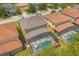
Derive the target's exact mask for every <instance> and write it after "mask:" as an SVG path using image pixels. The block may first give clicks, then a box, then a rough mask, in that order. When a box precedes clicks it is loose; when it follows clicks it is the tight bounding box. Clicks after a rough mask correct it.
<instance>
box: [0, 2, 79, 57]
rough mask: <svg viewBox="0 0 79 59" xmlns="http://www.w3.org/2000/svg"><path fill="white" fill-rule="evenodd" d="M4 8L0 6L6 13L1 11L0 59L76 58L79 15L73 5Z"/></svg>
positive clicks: (22, 5) (21, 5) (78, 43)
mask: <svg viewBox="0 0 79 59" xmlns="http://www.w3.org/2000/svg"><path fill="white" fill-rule="evenodd" d="M3 5H4V6H3ZM6 5H7V6H9V5H10V4H1V5H0V10H2V9H1V8H3V10H2V12H5V13H6V14H5V13H3V14H1V11H0V18H1V19H5V20H1V21H2V23H1V21H0V34H1V35H0V55H17V56H19V55H21V56H27V55H38V56H39V55H48V56H49V55H50V56H61V55H63V56H64V55H65V56H66V55H67V56H69V55H79V47H78V46H79V11H78V9H77V8H73V6H72V4H60V5H59V4H47V3H46V4H42V3H41V4H23V3H21V4H20V3H18V4H17V3H16V4H11V6H10V8H9V7H7V8H9V9H7V8H5V6H6ZM67 5H68V6H67ZM14 6H15V8H14ZM12 8H13V9H12ZM6 9H7V10H6ZM10 9H11V10H10ZM9 10H10V14H14V13H15V14H16V15H17V16H16V15H11V16H12V17H11V16H10V14H9V12H8V11H9ZM11 11H13V12H11ZM7 18H8V19H11V20H12V21H9V20H6V19H7ZM15 18H16V19H17V20H16V19H15ZM13 19H14V20H13ZM15 20H16V21H15Z"/></svg>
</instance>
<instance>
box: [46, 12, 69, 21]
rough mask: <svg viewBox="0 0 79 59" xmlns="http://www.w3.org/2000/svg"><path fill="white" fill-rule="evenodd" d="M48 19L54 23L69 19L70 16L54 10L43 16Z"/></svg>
mask: <svg viewBox="0 0 79 59" xmlns="http://www.w3.org/2000/svg"><path fill="white" fill-rule="evenodd" d="M45 17H46V18H47V19H48V20H49V21H51V22H54V23H61V22H64V21H67V20H69V19H70V17H68V16H66V15H63V14H62V13H61V12H55V13H52V14H48V15H46V16H45Z"/></svg>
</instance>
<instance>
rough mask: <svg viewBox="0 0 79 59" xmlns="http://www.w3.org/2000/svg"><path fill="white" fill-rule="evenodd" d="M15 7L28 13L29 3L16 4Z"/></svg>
mask: <svg viewBox="0 0 79 59" xmlns="http://www.w3.org/2000/svg"><path fill="white" fill-rule="evenodd" d="M15 5H16V6H17V7H19V8H20V10H21V11H26V10H27V9H28V8H29V4H27V3H16V4H15Z"/></svg>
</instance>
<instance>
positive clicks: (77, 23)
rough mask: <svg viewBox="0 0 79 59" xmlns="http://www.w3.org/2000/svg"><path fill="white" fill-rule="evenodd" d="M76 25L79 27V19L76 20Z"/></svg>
mask: <svg viewBox="0 0 79 59" xmlns="http://www.w3.org/2000/svg"><path fill="white" fill-rule="evenodd" d="M74 23H75V24H76V25H78V26H79V18H77V19H75V21H74Z"/></svg>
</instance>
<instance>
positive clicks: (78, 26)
mask: <svg viewBox="0 0 79 59" xmlns="http://www.w3.org/2000/svg"><path fill="white" fill-rule="evenodd" d="M73 23H74V24H75V25H76V26H75V30H76V31H77V32H79V18H77V19H75V20H74V21H73Z"/></svg>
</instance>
